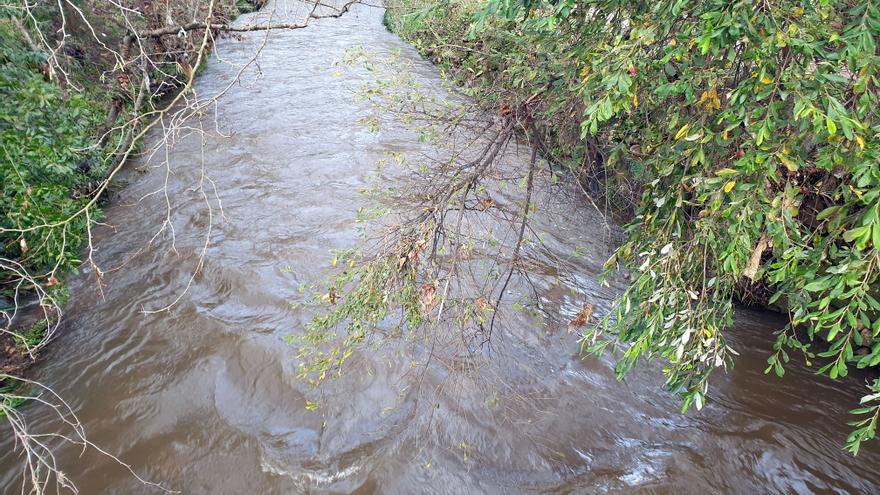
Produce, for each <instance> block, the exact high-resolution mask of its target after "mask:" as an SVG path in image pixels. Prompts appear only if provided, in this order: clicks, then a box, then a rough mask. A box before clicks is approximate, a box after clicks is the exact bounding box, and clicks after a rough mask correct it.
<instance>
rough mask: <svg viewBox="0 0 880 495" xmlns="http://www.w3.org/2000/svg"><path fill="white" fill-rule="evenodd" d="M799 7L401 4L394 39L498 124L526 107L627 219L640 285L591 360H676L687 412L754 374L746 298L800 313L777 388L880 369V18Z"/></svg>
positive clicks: (592, 343)
mask: <svg viewBox="0 0 880 495" xmlns="http://www.w3.org/2000/svg"><path fill="white" fill-rule="evenodd" d="M606 7H607V12H606V11H604V10H603V9H605V8H606ZM792 8H793V9H794V11H795V12H796V13H795V14H794V15H789V14H790V13H791V9H789V10H786V9H787V7H783V6H775V5H774V6H773V7H772V8H770V9H769V11H767V12H760V13H759V14H760V15H759V16H758V18H754V19H753V18H747V17H745V16H744V15H740V14H731V13H730V12H727V11H724V9H721V8H720V7H717V6H715V5H710V4H703V3H699V5H696V4H695V5H693V6H688V7H687V8H684V7H680V6H676V7H675V8H672V9H667V10H664V9H663V8H660V7H658V9H659V10H658V9H641V8H640V7H636V6H633V5H628V4H617V3H614V4H609V5H607V6H591V7H589V8H587V7H579V6H577V5H571V4H565V3H562V4H559V3H549V2H548V3H543V2H526V1H523V2H496V1H486V0H457V1H450V2H428V1H424V0H394V1H391V2H390V3H389V8H388V11H387V15H386V18H385V23H386V25H387V26H388V27H389V29H391V30H392V31H393V32H396V33H398V34H399V35H400V36H401V37H402V38H404V39H405V40H407V41H408V42H410V43H412V44H413V45H414V46H415V47H416V48H417V49H418V50H419V52H420V53H421V54H422V55H423V56H425V57H426V58H428V59H430V60H432V61H433V62H435V63H436V64H438V65H439V66H440V67H441V68H442V69H443V70H444V71H445V72H447V73H448V74H449V75H450V77H451V78H452V79H454V80H456V81H457V82H458V83H459V84H460V85H461V87H462V88H463V91H464V92H466V93H468V94H470V95H472V96H474V97H475V98H476V99H477V100H478V101H480V102H481V103H482V104H483V106H484V107H485V108H487V109H489V110H490V111H494V112H498V113H500V114H501V115H504V114H505V112H509V111H510V109H523V108H525V109H526V110H527V113H528V114H529V115H532V116H534V120H535V126H536V127H537V128H538V129H539V132H538V133H536V139H535V141H536V142H537V143H538V147H539V148H540V152H541V153H542V154H543V155H544V156H546V157H547V158H548V159H549V160H550V161H551V162H554V163H555V164H557V165H558V166H559V167H560V168H561V169H564V170H568V171H569V172H570V174H569V175H570V177H572V178H573V179H574V180H573V182H574V183H575V184H579V185H581V186H582V188H583V189H584V192H585V193H586V194H587V195H589V196H592V197H595V198H598V201H597V202H598V203H599V204H603V205H605V208H606V210H607V211H606V213H611V214H612V215H614V216H616V217H617V218H624V219H627V221H626V223H627V225H628V226H627V230H628V234H629V239H628V241H627V242H626V243H624V245H623V246H621V247H620V248H619V249H618V251H617V253H616V254H615V256H613V257H612V258H611V260H609V263H608V265H607V267H608V268H609V269H614V268H615V267H617V266H625V267H626V268H628V269H629V271H630V272H631V273H633V275H634V277H633V280H632V283H631V284H630V286H629V288H628V289H627V290H626V291H625V292H624V294H623V295H622V296H621V298H620V299H619V300H618V303H617V306H616V308H615V310H614V312H613V314H612V315H610V318H609V319H607V320H605V321H604V322H603V324H600V325H597V326H595V328H587V329H586V330H585V332H584V335H583V343H584V348H585V349H586V350H589V351H592V352H597V353H601V352H603V351H604V350H605V349H606V348H608V347H609V346H612V345H614V344H616V343H620V342H623V343H625V344H627V345H628V350H627V351H626V352H623V353H621V354H620V355H619V356H618V357H619V359H620V361H619V364H618V368H617V369H618V372H619V374H620V376H623V375H624V374H625V373H627V372H628V371H629V370H631V369H632V368H633V367H634V366H635V365H636V363H637V362H639V361H640V360H642V359H648V360H651V359H658V358H659V359H662V360H663V361H664V362H665V363H666V364H667V365H668V366H667V367H666V368H665V369H664V374H665V378H666V385H667V387H668V388H669V389H670V390H671V391H673V392H675V393H677V394H679V395H681V397H682V406H683V409H684V410H687V409H688V408H689V407H691V406H696V407H697V408H700V407H702V406H703V405H704V404H705V401H706V394H707V390H708V378H709V375H710V374H711V372H712V371H713V370H714V369H716V368H728V367H730V366H732V365H733V364H734V361H735V355H736V354H735V352H734V351H733V350H732V349H731V348H730V347H729V345H728V343H727V339H726V338H725V331H726V330H725V329H726V328H728V327H730V325H731V323H732V321H733V320H732V318H733V313H734V307H735V306H734V303H735V301H745V302H752V303H757V304H759V305H762V306H767V305H774V304H777V305H778V304H782V305H784V307H785V310H786V314H788V315H789V316H790V321H791V324H790V325H789V326H787V327H786V328H784V329H782V330H781V331H779V332H778V333H777V334H776V341H775V343H774V344H773V346H772V349H768V354H769V357H768V360H767V363H768V367H767V370H766V371H767V372H768V373H775V374H777V375H779V376H782V375H783V374H784V373H785V372H786V366H787V365H788V363H789V362H790V361H802V362H804V363H805V365H806V366H808V367H811V368H815V369H816V371H817V372H818V373H822V374H825V375H827V376H828V377H829V378H831V379H836V378H838V377H844V376H846V375H847V374H848V372H849V370H850V369H863V368H870V367H875V366H877V365H878V364H880V338H878V337H880V293H878V291H877V289H876V287H877V284H878V282H880V202H878V199H880V172H878V170H877V168H876V167H875V166H874V164H873V163H874V159H875V156H876V155H877V153H878V152H880V142H878V139H877V136H876V134H875V129H876V127H873V126H874V123H876V122H877V121H878V120H880V118H878V115H877V112H876V108H877V101H876V100H877V96H876V94H875V93H874V92H873V91H867V90H866V88H868V87H871V85H872V84H874V83H873V82H871V81H872V79H871V78H872V77H874V76H873V74H874V73H875V71H876V67H875V66H874V65H870V64H871V63H874V62H875V61H877V60H878V59H877V56H876V54H875V53H874V50H873V46H875V45H874V44H875V43H876V42H877V41H880V30H878V26H880V23H878V24H870V25H868V24H865V19H867V18H871V19H875V18H880V13H878V11H877V10H876V9H873V8H866V10H865V12H864V16H863V15H862V14H861V13H857V12H855V11H849V10H847V9H846V8H845V6H843V5H842V4H838V3H831V4H829V5H827V6H824V7H822V8H821V9H817V10H815V11H810V12H804V11H803V9H798V8H795V6H792ZM777 14H778V15H781V16H783V17H786V22H785V23H784V25H783V24H778V23H776V22H775V20H774V19H776V16H777ZM828 18H835V19H837V18H839V19H841V20H840V21H839V22H835V23H832V24H828V22H827V21H826V19H828ZM765 21H766V23H765ZM815 40H824V43H826V45H827V47H828V50H827V52H816V51H814V50H812V48H810V47H811V46H813V44H814V43H815ZM854 40H858V41H854ZM842 60H847V62H846V63H843V62H841V61H842ZM868 61H874V62H868ZM817 67H821V68H822V69H821V70H817ZM854 67H859V68H860V69H859V71H860V72H858V73H857V74H856V73H854V72H856V71H855V69H854ZM847 75H850V76H851V77H845V76H847ZM878 392H880V381H877V380H874V381H873V382H871V383H869V392H868V394H867V395H866V396H865V397H864V398H863V399H862V403H863V404H868V405H867V406H866V407H860V408H858V409H856V410H855V414H857V415H859V422H858V423H857V424H856V425H855V426H856V427H855V432H854V434H853V435H852V436H851V437H850V438H849V439H847V447H848V448H849V449H850V450H851V451H852V452H857V451H858V448H859V444H860V442H861V441H863V440H867V439H870V438H873V437H874V431H875V428H876V424H877V420H878V417H880V404H878V403H877V400H878V398H880V395H877V393H878ZM857 402H858V400H857V399H856V398H853V404H856V403H857Z"/></svg>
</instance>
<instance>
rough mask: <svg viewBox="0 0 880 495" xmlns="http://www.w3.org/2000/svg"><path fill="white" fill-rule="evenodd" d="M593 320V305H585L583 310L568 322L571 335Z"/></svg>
mask: <svg viewBox="0 0 880 495" xmlns="http://www.w3.org/2000/svg"><path fill="white" fill-rule="evenodd" d="M592 318H593V305H592V304H590V303H585V304H584V305H583V306H582V307H581V310H580V311H578V313H577V314H576V315H575V316H574V318H573V319H571V320H569V322H568V333H569V334H571V333H572V332H574V330H575V329H576V328H583V327H585V326H586V325H587V323H589V322H590V320H591V319H592Z"/></svg>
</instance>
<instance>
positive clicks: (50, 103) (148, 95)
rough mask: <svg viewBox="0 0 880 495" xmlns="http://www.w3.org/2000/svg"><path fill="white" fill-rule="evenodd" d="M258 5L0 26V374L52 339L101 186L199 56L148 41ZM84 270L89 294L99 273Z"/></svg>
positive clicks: (104, 191) (22, 14)
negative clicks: (173, 28) (187, 23)
mask: <svg viewBox="0 0 880 495" xmlns="http://www.w3.org/2000/svg"><path fill="white" fill-rule="evenodd" d="M264 3H265V0H238V1H237V2H236V1H231V0H229V1H223V2H218V3H216V4H215V3H212V2H202V3H199V4H198V5H197V7H198V8H197V9H196V10H192V9H191V6H187V5H184V4H183V3H181V2H169V3H168V4H167V5H166V7H165V8H164V10H163V12H161V13H160V12H158V11H154V9H153V7H152V5H151V4H150V3H149V2H144V3H141V4H137V5H133V6H129V7H128V8H130V9H132V10H131V11H125V10H120V9H118V8H113V7H112V6H110V5H104V4H100V3H95V4H94V5H91V4H90V5H89V6H88V9H87V11H85V12H82V13H78V12H76V11H74V10H73V9H76V7H73V6H72V4H71V6H69V7H64V8H63V9H62V10H61V11H58V10H56V9H54V8H53V7H50V6H40V7H37V8H35V9H33V10H32V11H29V12H26V11H24V10H22V9H15V8H10V9H8V10H4V11H3V13H2V14H0V42H2V43H0V150H2V154H0V179H2V182H3V184H4V188H3V193H2V195H0V211H2V215H0V310H2V311H3V315H4V317H5V318H4V320H5V321H4V322H3V323H2V325H3V327H2V328H3V330H4V332H3V334H2V335H0V374H8V375H14V374H20V373H22V372H23V371H24V370H25V369H26V368H27V367H29V366H30V365H31V364H33V363H34V362H35V360H36V358H37V357H38V356H39V354H40V351H41V350H42V349H43V347H44V346H45V345H46V344H48V343H49V341H50V340H51V339H52V337H53V336H54V329H55V328H56V327H57V323H58V321H57V320H58V317H59V309H60V307H61V306H62V305H63V304H64V302H65V301H66V300H67V297H68V295H67V289H66V283H65V278H66V276H67V275H68V274H69V273H71V272H75V271H77V270H78V269H79V268H80V267H81V266H83V264H84V263H85V264H90V263H91V261H90V260H91V250H92V248H93V246H92V245H91V228H92V226H94V225H95V224H96V222H98V221H100V219H101V207H102V205H103V204H104V202H105V201H106V200H107V198H108V195H109V194H110V193H111V192H112V191H113V190H114V188H115V187H117V186H118V184H114V183H113V181H112V179H113V175H114V174H115V173H116V171H117V170H118V169H119V168H120V167H121V166H122V165H124V162H125V161H127V159H128V158H129V157H131V156H134V155H136V154H137V151H138V147H139V146H140V143H139V141H140V138H141V136H142V130H143V129H144V128H145V127H148V126H149V125H152V124H151V121H153V120H154V119H156V118H159V117H160V116H161V115H162V111H161V109H160V106H161V105H160V102H162V101H166V100H168V99H169V98H171V97H173V96H174V95H175V94H177V93H179V92H180V91H182V90H185V88H186V87H187V85H188V81H191V79H192V72H194V71H197V70H198V67H196V69H192V68H191V66H190V65H191V64H193V63H195V61H196V60H199V57H200V54H201V53H203V52H204V51H205V50H206V49H208V48H210V46H211V41H210V40H207V39H206V41H207V43H202V44H199V43H198V42H197V41H198V40H197V39H196V40H190V38H192V37H172V38H173V39H165V38H163V35H161V34H151V33H156V32H157V30H161V29H165V28H166V27H167V26H168V23H171V22H173V21H172V19H177V18H181V17H187V18H188V17H192V18H193V19H196V18H207V17H208V16H209V14H208V12H209V10H208V9H211V10H210V18H211V20H212V22H216V23H218V24H217V26H218V27H222V26H223V25H225V24H223V23H227V22H229V21H230V20H231V19H234V18H236V17H237V16H238V15H240V14H241V13H246V12H251V11H253V10H256V9H258V8H259V7H261V6H262V5H263V4H264ZM132 14H135V15H132ZM160 14H161V15H160ZM133 33H134V34H133ZM144 33H146V34H144ZM220 34H221V33H220V31H219V30H218V31H217V32H216V33H214V35H215V36H219V35H220ZM135 39H137V40H138V41H137V43H138V44H139V45H140V46H138V47H133V46H132V45H133V41H134V40H135ZM148 66H150V67H148ZM142 74H143V75H142ZM91 268H93V272H95V274H96V277H97V279H96V280H95V283H96V284H98V286H100V284H101V280H100V276H101V275H100V274H101V272H100V270H95V269H94V268H96V267H93V266H92V267H91ZM35 309H36V310H35ZM2 385H3V384H2V383H0V386H2Z"/></svg>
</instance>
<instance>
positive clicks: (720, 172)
mask: <svg viewBox="0 0 880 495" xmlns="http://www.w3.org/2000/svg"><path fill="white" fill-rule="evenodd" d="M736 173H737V172H736V170H734V169H732V168H722V169H718V170H716V171H715V175H717V176H719V177H727V176H728V175H736Z"/></svg>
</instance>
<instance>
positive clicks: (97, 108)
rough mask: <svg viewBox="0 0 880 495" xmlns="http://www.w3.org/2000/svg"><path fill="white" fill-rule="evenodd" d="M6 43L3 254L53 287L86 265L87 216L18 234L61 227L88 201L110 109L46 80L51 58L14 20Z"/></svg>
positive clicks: (0, 95)
mask: <svg viewBox="0 0 880 495" xmlns="http://www.w3.org/2000/svg"><path fill="white" fill-rule="evenodd" d="M0 43H2V45H0V180H2V182H3V193H2V196H0V212H2V215H0V228H2V229H3V230H2V231H0V246H2V249H0V252H2V256H3V257H4V258H11V259H14V260H16V261H17V262H18V263H20V264H21V265H22V267H23V268H24V269H25V270H27V271H28V272H29V273H32V274H35V276H37V277H38V278H40V279H41V280H40V281H42V282H46V281H47V280H48V278H49V277H52V276H54V274H55V273H64V272H66V271H68V270H70V269H72V268H75V267H76V266H77V265H78V264H79V260H78V251H79V248H80V246H81V245H82V244H83V242H84V237H85V222H86V219H85V217H81V218H77V219H76V220H74V221H73V222H72V223H71V224H69V225H68V226H67V228H64V229H45V228H44V229H38V230H33V231H29V232H24V233H21V232H19V231H18V230H25V229H28V228H30V227H32V226H35V225H48V224H54V223H57V222H61V221H63V220H65V219H67V218H68V217H70V216H71V215H72V214H73V213H74V212H75V211H77V210H79V209H80V208H82V207H83V206H85V204H86V203H87V202H88V199H89V198H88V193H89V192H90V188H91V186H92V185H93V184H94V183H95V182H96V181H97V180H99V179H100V177H101V175H102V171H103V168H104V167H103V162H102V156H101V154H100V152H99V151H100V150H98V149H97V147H96V146H95V143H96V141H97V137H96V135H95V134H96V131H97V129H98V127H99V126H100V124H101V123H102V122H103V121H104V118H105V114H106V106H107V105H106V103H104V102H103V101H102V99H101V98H100V97H99V96H97V95H91V94H84V93H79V92H76V91H70V90H65V89H63V88H61V87H60V86H59V85H58V84H56V83H54V82H50V81H48V80H46V78H45V76H44V74H43V73H42V70H43V69H44V68H45V67H46V66H45V63H46V60H45V55H44V54H43V53H42V52H39V51H34V50H33V49H31V48H30V47H29V46H28V45H27V44H26V42H25V40H23V39H22V35H21V34H20V33H19V32H17V31H15V30H14V25H13V23H12V21H11V20H10V19H9V18H6V19H0ZM93 219H94V218H93ZM7 229H9V230H7ZM37 274H39V275H37ZM3 275H4V276H7V275H9V274H7V273H4V274H3ZM54 283H57V282H54V281H53V283H51V284H49V285H54ZM10 290H11V289H10ZM6 292H8V290H7V291H6ZM7 295H8V294H7Z"/></svg>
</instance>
